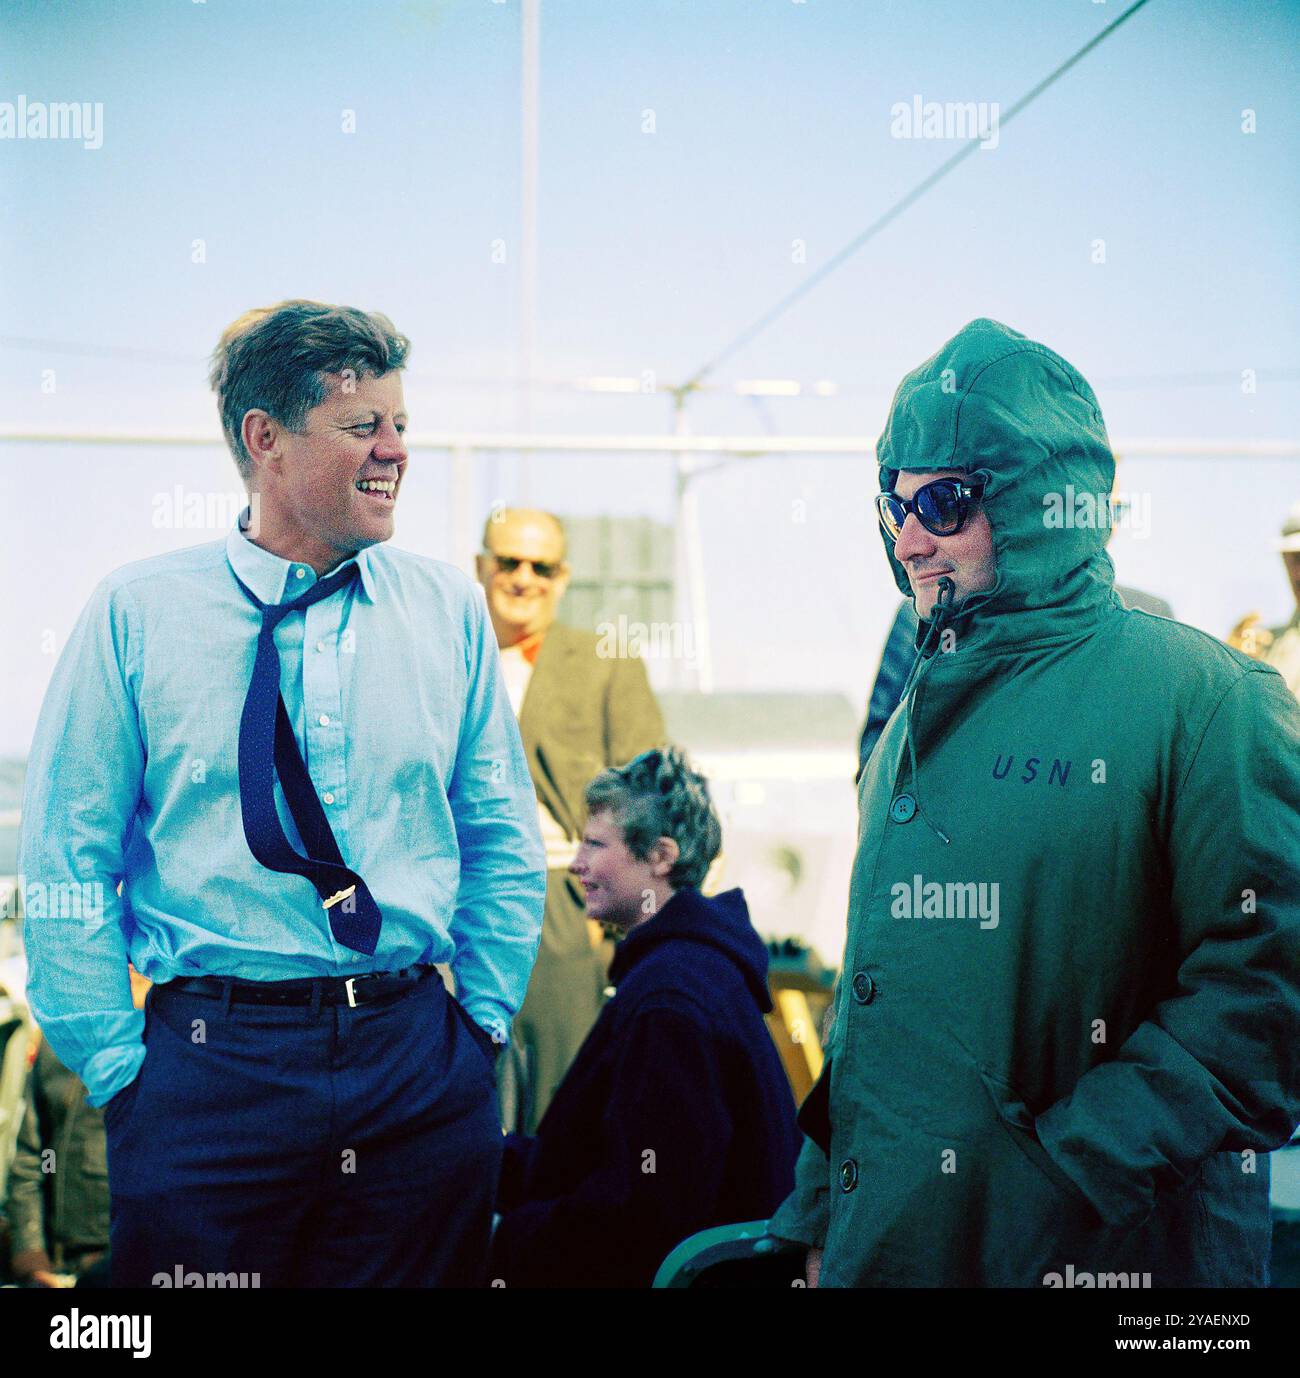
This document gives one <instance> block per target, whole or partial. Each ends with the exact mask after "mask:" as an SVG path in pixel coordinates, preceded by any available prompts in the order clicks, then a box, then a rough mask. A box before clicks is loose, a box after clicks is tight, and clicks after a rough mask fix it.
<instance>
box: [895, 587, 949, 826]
mask: <svg viewBox="0 0 1300 1378" xmlns="http://www.w3.org/2000/svg"><path fill="white" fill-rule="evenodd" d="M955 591H956V585H955V584H954V583H953V582H952V580H951V579H949V578H948V576H947V575H944V576H943V578H941V579H940V580H939V597H938V600H937V602H936V603H935V606H934V615H933V616H932V617H931V619H930V625H929V626H928V627H927V628H926V632H925V636H924V637H923V638H922V640H921V645H920V648H919V649H918V650H917V653H916V659H915V660H914V661H913V662H912V668H911V669H910V670H909V671H908V673H907V679H906V681H905V682H904V684H903V697H904V698H905V699H907V712H906V715H905V718H904V721H905V723H906V733H905V735H906V737H907V760H908V765H909V766H910V767H911V772H912V791H913V794H914V796H915V798H916V811H917V813H919V814H920V815H921V817H922V818H924V819H925V823H926V826H927V827H928V828H929V829H930V831H931V832H932V833H934V835H935V836H936V837H937V838H938V839H939V840H940V841H941V842H944V843H950V842H951V841H952V839H951V838H950V837H949V836H948V835H947V833H945V832H944V831H943V830H942V829H941V828H940V827H938V825H937V824H935V823H934V822H933V821H932V820H931V818H930V815H929V814H927V813H926V811H925V808H924V807H923V805H922V804H921V777H920V772H919V770H918V769H917V764H916V742H915V741H914V740H913V737H912V708H913V705H914V704H915V703H916V693H917V691H918V690H919V689H920V687H921V681H922V680H923V679H924V678H925V676H926V674H927V673H928V671H929V669H930V666H931V665H932V664H933V663H934V656H933V655H930V656H927V655H926V648H927V647H928V646H929V644H930V637H931V636H932V635H933V633H935V632H937V631H940V628H941V625H942V623H943V621H944V619H945V618H946V617H947V615H948V612H949V610H950V608H951V605H952V595H953V593H954V592H955ZM909 692H910V697H909Z"/></svg>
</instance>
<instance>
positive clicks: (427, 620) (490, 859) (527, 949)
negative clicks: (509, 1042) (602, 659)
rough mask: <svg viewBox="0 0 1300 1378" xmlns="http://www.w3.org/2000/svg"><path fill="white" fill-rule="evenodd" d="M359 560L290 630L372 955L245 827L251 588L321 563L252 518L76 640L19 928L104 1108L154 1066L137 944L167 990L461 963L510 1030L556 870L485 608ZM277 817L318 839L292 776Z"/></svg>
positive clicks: (473, 1000) (129, 592)
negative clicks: (305, 559) (262, 852)
mask: <svg viewBox="0 0 1300 1378" xmlns="http://www.w3.org/2000/svg"><path fill="white" fill-rule="evenodd" d="M356 562H357V565H358V566H359V569H360V576H359V578H357V579H356V580H354V581H353V582H352V583H351V584H350V585H349V586H348V587H347V588H345V589H343V590H341V591H340V592H338V593H335V594H333V595H332V596H331V597H328V598H325V599H323V600H322V601H321V602H319V603H315V604H313V605H312V606H311V607H309V608H307V609H306V610H305V611H300V612H295V613H292V614H291V615H290V616H288V617H286V618H285V619H284V621H283V622H281V624H280V626H279V627H278V628H277V630H276V633H275V642H276V646H277V647H278V648H279V652H280V665H281V681H280V683H281V692H282V694H283V696H284V702H285V707H286V708H287V710H288V713H289V718H290V721H291V722H292V723H293V725H294V732H295V734H296V736H297V739H298V746H299V749H300V750H301V751H302V753H303V758H304V760H305V761H306V764H307V769H308V772H309V773H310V775H311V778H312V782H313V784H314V785H315V786H316V790H317V793H318V794H319V796H320V799H321V803H322V804H323V806H324V808H325V813H326V816H327V817H328V819H329V821H330V826H331V827H332V828H333V830H334V836H335V838H336V839H337V841H338V844H339V848H340V850H341V851H342V853H343V857H344V860H345V861H346V862H347V864H348V865H349V866H351V867H352V869H353V870H355V871H357V872H358V873H359V874H360V875H362V876H363V877H364V878H365V881H366V884H367V885H368V886H369V887H370V890H371V893H372V894H373V895H374V897H375V901H376V903H377V904H378V905H379V909H380V912H381V913H382V915H383V928H382V931H381V933H380V936H379V947H378V950H377V951H376V952H375V955H374V957H366V956H365V955H364V954H362V953H359V952H354V951H352V950H351V949H349V948H345V947H342V946H340V945H339V944H338V943H336V942H335V941H334V938H333V936H332V935H331V933H330V926H329V918H328V915H327V914H326V912H325V910H324V909H323V908H322V907H321V902H320V897H319V896H318V895H317V893H316V891H315V889H314V888H313V887H312V885H311V882H310V881H308V880H306V879H304V878H303V877H301V876H296V875H287V874H283V873H281V872H278V871H271V870H267V869H266V868H265V867H263V866H261V865H260V864H259V863H258V862H257V861H256V860H254V858H253V856H252V854H251V853H250V852H249V850H248V844H247V842H246V841H245V839H244V830H243V824H242V821H241V817H240V803H239V778H238V759H239V757H238V747H239V718H240V714H241V712H242V711H243V705H244V696H245V695H246V693H247V692H248V683H249V679H250V677H251V675H252V671H253V656H254V652H255V649H256V642H257V633H258V629H259V627H260V625H261V619H260V616H259V614H258V612H257V611H256V609H255V608H254V607H253V605H252V604H251V603H250V602H249V600H248V598H247V597H245V595H244V593H243V592H242V591H241V590H240V588H239V586H238V584H237V583H236V582H235V578H234V574H235V573H237V574H238V576H239V578H240V579H241V580H243V582H244V583H245V584H246V585H247V586H248V588H249V589H251V590H252V592H253V593H255V594H256V595H257V597H258V598H260V599H261V600H262V601H263V602H266V603H278V602H285V601H289V600H291V599H293V598H296V597H298V596H299V595H300V594H302V593H304V592H305V591H306V590H307V589H309V588H310V587H311V586H312V584H313V583H315V581H316V575H315V573H314V572H313V571H312V569H311V568H310V567H309V566H307V565H300V564H291V563H290V562H289V561H287V560H283V559H280V558H279V557H278V556H276V555H272V554H270V553H269V552H268V551H265V550H263V549H261V548H260V547H259V546H256V545H254V544H252V542H251V541H249V540H248V539H247V537H246V536H244V535H243V534H242V532H240V531H239V530H235V531H232V532H231V534H230V536H229V538H228V539H227V540H226V541H225V542H224V543H223V542H220V541H218V542H214V543H212V544H210V545H202V546H195V547H193V548H191V549H189V550H181V551H176V552H175V553H173V554H169V555H163V556H160V557H158V558H156V559H152V560H144V561H141V562H139V563H137V564H132V565H127V566H126V567H124V568H123V569H120V570H118V571H116V572H115V573H113V574H111V575H110V576H109V577H108V578H107V579H105V580H104V581H103V582H102V583H101V584H100V585H99V587H98V589H96V591H95V593H94V595H93V596H92V598H91V600H90V602H89V604H88V605H87V607H86V609H85V611H84V612H83V613H82V615H81V617H80V619H79V620H78V622H77V625H76V627H75V628H74V630H73V632H72V635H71V637H70V639H69V641H68V645H67V646H66V648H65V649H64V651H63V654H62V656H61V657H60V659H59V663H58V665H57V667H56V669H55V671H54V675H53V678H52V679H51V682H50V686H49V689H48V691H47V692H46V696H45V702H44V704H43V706H42V709H41V715H40V719H39V722H38V723H37V727H36V735H35V739H34V741H33V743H32V750H31V756H30V758H29V761H28V767H27V780H26V788H25V792H24V798H23V811H22V868H23V880H24V903H25V908H26V912H27V918H26V920H25V925H24V940H25V945H26V949H27V956H28V961H29V964H30V971H29V982H28V998H29V1000H30V1003H31V1008H32V1012H33V1014H34V1016H35V1018H36V1019H37V1021H38V1023H39V1024H40V1025H41V1028H42V1029H43V1031H44V1033H45V1036H46V1037H47V1038H48V1039H49V1041H50V1045H51V1047H52V1048H53V1049H54V1051H55V1053H57V1054H58V1056H59V1057H60V1058H61V1059H62V1060H63V1062H64V1063H66V1064H67V1066H68V1067H70V1068H71V1069H72V1070H73V1071H74V1072H75V1073H76V1074H77V1075H78V1076H79V1077H80V1078H81V1079H82V1081H83V1082H85V1084H86V1087H87V1089H88V1091H89V1093H90V1101H91V1104H93V1105H102V1104H104V1102H105V1101H107V1100H108V1099H110V1097H112V1096H113V1095H114V1094H115V1093H116V1092H117V1091H119V1090H120V1089H121V1088H122V1087H123V1086H125V1085H127V1083H129V1082H130V1081H131V1080H132V1079H133V1078H134V1077H135V1075H136V1073H137V1072H138V1070H139V1068H140V1064H141V1063H142V1062H143V1061H144V1055H145V1050H144V1044H143V1042H142V1041H141V1035H142V1032H143V1028H144V1016H143V1014H142V1013H141V1012H140V1011H138V1010H135V1009H134V1008H133V1007H132V1004H131V996H130V988H129V982H128V975H127V958H128V956H129V957H130V960H131V962H132V963H133V964H134V966H135V968H136V970H137V971H139V972H141V973H142V974H143V975H145V976H147V977H149V978H150V980H153V981H168V980H171V979H172V978H174V977H177V976H193V975H208V976H211V975H216V976H232V977H236V978H239V979H242V980H248V981H276V980H286V979H290V978H294V977H304V976H317V975H341V976H351V975H356V974H359V973H361V972H366V971H386V970H394V969H396V968H399V967H404V966H409V965H411V964H413V963H416V962H445V963H450V964H451V968H452V972H453V975H454V977H455V980H456V988H457V995H458V998H459V999H460V1001H461V1003H462V1004H463V1005H464V1006H465V1008H466V1010H467V1012H468V1013H469V1014H470V1015H471V1017H472V1018H473V1019H475V1020H476V1021H477V1022H478V1023H479V1024H481V1025H482V1026H483V1027H484V1028H486V1029H489V1030H491V1031H493V1033H494V1035H496V1036H497V1037H498V1038H499V1039H500V1038H504V1037H505V1035H506V1034H507V1033H508V1030H509V1027H510V1021H511V1019H512V1018H513V1016H514V1014H515V1012H516V1011H517V1010H518V1008H519V1006H520V1004H521V1003H522V1001H523V996H524V990H525V988H526V986H527V983H528V976H529V972H530V970H531V968H532V964H533V959H534V957H535V956H536V952H537V944H538V939H539V937H540V933H541V922H542V908H543V904H544V901H545V893H546V870H545V856H544V852H543V848H542V842H541V836H540V833H539V830H538V825H537V801H536V795H535V793H534V790H533V785H532V781H531V779H530V778H529V774H528V767H527V763H526V761H525V758H524V752H523V746H522V744H521V742H520V738H519V729H518V726H517V724H516V721H515V715H514V713H513V712H512V711H511V708H510V702H509V699H508V697H507V694H506V689H505V684H504V681H503V680H502V677H501V674H500V669H499V664H498V659H497V647H496V640H495V638H494V636H493V634H492V629H491V624H490V622H489V620H488V616H487V608H486V605H485V604H484V601H483V598H482V595H481V593H480V591H479V589H478V587H477V586H476V585H475V584H473V583H472V582H471V581H470V580H469V579H468V578H467V577H466V576H465V575H464V574H462V573H461V572H460V571H459V570H457V569H455V568H453V567H452V566H450V565H446V564H443V563H441V562H440V561H437V560H428V559H424V558H422V557H421V556H417V555H412V554H409V553H407V552H406V551H401V550H394V549H391V548H389V547H388V546H385V545H376V546H371V547H370V548H368V549H367V550H364V551H362V552H361V553H360V554H359V555H358V556H357V557H356ZM232 570H233V571H234V573H232ZM276 804H277V807H278V808H279V811H280V816H281V818H282V820H283V822H284V827H285V833H286V836H288V838H289V839H290V841H291V842H292V843H293V845H294V846H295V847H296V848H297V849H298V850H299V851H303V850H304V849H303V846H302V840H301V838H300V837H299V834H298V830H297V828H296V827H295V825H294V822H293V818H292V815H291V814H290V813H289V809H288V806H287V804H286V802H285V799H284V794H283V792H282V790H281V789H280V787H279V785H278V783H277V786H276ZM119 882H120V883H121V893H120V894H119V893H118V890H117V887H118V883H119Z"/></svg>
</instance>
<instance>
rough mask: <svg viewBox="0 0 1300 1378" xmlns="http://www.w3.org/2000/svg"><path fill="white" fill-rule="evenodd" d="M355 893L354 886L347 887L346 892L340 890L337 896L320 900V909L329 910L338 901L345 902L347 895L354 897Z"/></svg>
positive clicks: (355, 888)
mask: <svg viewBox="0 0 1300 1378" xmlns="http://www.w3.org/2000/svg"><path fill="white" fill-rule="evenodd" d="M356 893H357V887H356V886H355V885H349V886H348V888H347V889H346V890H340V891H339V892H338V894H336V895H331V896H330V897H329V899H327V900H321V908H322V909H330V908H332V907H333V906H334V905H336V904H337V903H338V902H339V900H345V899H347V898H348V896H349V895H355V894H356Z"/></svg>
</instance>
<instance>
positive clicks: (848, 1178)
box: [840, 1158, 858, 1191]
mask: <svg viewBox="0 0 1300 1378" xmlns="http://www.w3.org/2000/svg"><path fill="white" fill-rule="evenodd" d="M857 1184H858V1165H857V1163H855V1162H854V1161H853V1159H852V1158H845V1160H844V1161H843V1162H842V1163H841V1164H840V1190H841V1191H852V1190H853V1188H854V1187H856V1186H857Z"/></svg>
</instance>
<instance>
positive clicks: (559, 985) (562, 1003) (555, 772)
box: [478, 508, 664, 1134]
mask: <svg viewBox="0 0 1300 1378" xmlns="http://www.w3.org/2000/svg"><path fill="white" fill-rule="evenodd" d="M478 577H479V580H480V581H481V583H482V584H483V588H484V591H485V593H486V595H487V604H488V612H489V614H490V616H491V618H492V626H493V628H494V630H495V631H496V638H497V645H498V647H499V648H500V651H501V671H502V676H503V678H504V680H505V683H506V688H507V690H508V692H509V694H510V702H511V704H512V705H513V707H514V710H515V713H516V715H517V716H518V718H519V730H520V734H521V736H522V737H523V742H524V753H525V755H526V756H527V758H528V767H529V770H530V771H531V772H532V777H533V784H534V786H535V787H536V790H537V802H538V819H539V822H540V824H541V830H542V840H543V842H544V843H545V844H546V866H547V885H546V916H545V919H544V921H543V924H542V945H541V948H540V950H539V951H538V954H537V962H536V964H535V965H534V967H533V971H532V976H531V978H530V979H529V984H528V993H527V995H526V996H525V998H524V1003H523V1006H522V1007H521V1009H520V1011H519V1015H518V1017H517V1019H516V1021H515V1031H514V1039H513V1040H512V1048H511V1050H510V1052H509V1054H508V1055H507V1058H506V1060H505V1062H504V1065H503V1067H502V1069H501V1073H500V1078H499V1080H500V1096H501V1108H502V1117H503V1119H504V1121H505V1122H506V1127H507V1128H508V1129H512V1130H518V1131H519V1132H520V1133H525V1134H532V1133H535V1132H536V1129H537V1126H538V1124H539V1123H540V1121H541V1118H542V1115H543V1114H544V1113H545V1111H546V1107H547V1106H548V1105H549V1104H550V1100H551V1097H552V1095H554V1093H555V1088H556V1087H557V1086H558V1085H559V1084H560V1082H561V1080H563V1077H564V1074H565V1072H567V1071H568V1069H569V1064H570V1063H571V1062H572V1061H573V1057H574V1055H575V1054H576V1053H577V1051H578V1049H579V1048H580V1047H581V1046H582V1041H583V1039H584V1038H586V1036H587V1033H588V1031H589V1030H590V1029H591V1026H592V1025H593V1024H594V1023H595V1022H596V1016H597V1014H599V1012H600V1006H601V1000H602V992H603V990H604V987H605V969H606V965H607V961H608V954H606V953H604V951H603V948H602V947H601V943H600V931H599V929H598V928H597V927H596V925H594V924H590V923H589V921H588V919H587V917H586V909H585V902H584V899H583V896H582V893H581V891H580V890H577V889H576V888H575V883H574V881H573V878H572V876H570V874H569V869H568V868H569V863H570V862H571V861H572V860H573V858H574V856H575V854H576V852H577V848H578V843H579V841H580V840H581V837H582V825H583V822H584V819H585V817H586V806H585V803H584V798H585V791H586V788H587V784H588V783H589V782H590V781H591V780H592V779H593V778H594V777H595V776H597V775H599V774H600V772H601V771H602V770H604V769H606V768H607V767H610V766H621V765H626V764H627V762H628V761H630V760H632V759H633V757H635V756H639V755H640V754H641V752H643V751H648V750H649V749H650V748H651V747H654V746H658V745H659V744H660V743H661V742H662V740H663V733H664V724H663V717H662V715H661V714H660V711H659V705H658V703H657V702H656V701H655V696H654V694H653V692H652V691H651V688H650V682H649V680H648V679H647V677H646V672H645V666H644V664H643V663H642V662H641V661H640V660H639V659H637V658H635V657H631V658H628V657H602V656H601V655H600V654H598V651H597V646H598V644H599V638H598V637H597V636H596V635H595V633H594V632H586V631H579V630H578V629H576V628H574V627H566V626H565V625H564V624H563V623H560V622H557V621H556V620H555V619H556V613H557V611H558V609H559V604H560V599H561V598H562V597H563V596H564V590H565V588H566V587H567V586H568V582H569V566H568V564H567V563H566V561H565V539H564V529H563V527H562V526H561V525H560V522H559V520H558V518H556V517H554V516H553V515H552V514H551V513H549V512H540V511H534V510H527V509H522V508H515V509H511V508H497V509H495V510H494V511H493V513H492V515H491V516H490V517H489V518H488V520H487V523H486V524H485V526H484V528H483V553H482V554H481V555H480V556H479V557H478Z"/></svg>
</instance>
